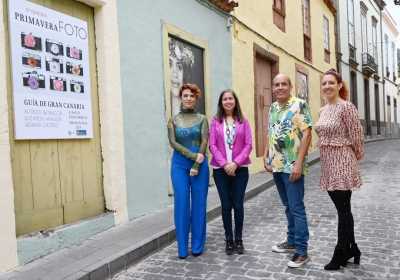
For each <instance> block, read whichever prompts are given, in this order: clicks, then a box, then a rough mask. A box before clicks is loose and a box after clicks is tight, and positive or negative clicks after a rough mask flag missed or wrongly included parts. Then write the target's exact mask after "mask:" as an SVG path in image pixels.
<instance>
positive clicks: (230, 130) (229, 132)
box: [225, 119, 236, 150]
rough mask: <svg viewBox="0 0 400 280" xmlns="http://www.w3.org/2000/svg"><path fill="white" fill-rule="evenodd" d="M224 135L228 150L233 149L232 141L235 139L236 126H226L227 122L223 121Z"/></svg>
mask: <svg viewBox="0 0 400 280" xmlns="http://www.w3.org/2000/svg"><path fill="white" fill-rule="evenodd" d="M225 127H226V129H225V134H226V144H228V147H229V149H230V150H232V148H233V139H234V138H235V133H236V125H235V122H233V123H232V125H229V124H228V121H227V120H226V119H225Z"/></svg>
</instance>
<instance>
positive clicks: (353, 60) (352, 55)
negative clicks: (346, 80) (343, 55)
mask: <svg viewBox="0 0 400 280" xmlns="http://www.w3.org/2000/svg"><path fill="white" fill-rule="evenodd" d="M349 62H350V64H352V65H355V66H357V57H356V48H355V47H353V46H352V45H350V44H349Z"/></svg>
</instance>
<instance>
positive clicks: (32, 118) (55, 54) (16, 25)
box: [9, 0, 93, 139]
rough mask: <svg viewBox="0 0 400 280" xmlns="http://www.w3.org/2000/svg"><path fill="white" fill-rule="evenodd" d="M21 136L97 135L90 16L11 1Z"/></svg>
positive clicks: (17, 119) (18, 133)
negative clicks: (93, 112)
mask: <svg viewBox="0 0 400 280" xmlns="http://www.w3.org/2000/svg"><path fill="white" fill-rule="evenodd" d="M9 23H10V25H9V26H10V46H11V68H12V84H13V104H14V126H15V128H14V130H15V139H74V138H92V137H93V121H92V108H91V94H90V93H91V90H90V67H89V39H88V32H89V31H88V27H87V23H86V22H85V21H82V20H80V19H78V18H75V17H72V16H69V15H66V14H63V13H60V12H57V11H55V10H52V9H48V8H46V7H43V6H40V5H37V4H34V3H31V2H28V1H25V0H13V1H9Z"/></svg>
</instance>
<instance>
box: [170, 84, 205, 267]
mask: <svg viewBox="0 0 400 280" xmlns="http://www.w3.org/2000/svg"><path fill="white" fill-rule="evenodd" d="M200 95H201V91H200V89H199V88H198V87H197V86H196V85H194V84H184V85H183V86H182V87H181V89H180V91H179V97H180V99H181V111H180V112H179V113H178V114H177V115H176V116H174V117H173V118H172V119H170V120H169V122H168V138H169V142H170V144H171V147H172V148H173V149H174V152H173V156H172V164H171V179H172V185H173V189H174V219H175V228H176V239H177V242H178V256H179V258H181V259H185V258H186V257H187V256H188V241H189V231H191V233H192V236H191V251H192V255H193V256H195V257H197V256H200V255H201V254H202V253H203V250H204V244H205V241H206V221H207V220H206V209H207V193H208V182H209V170H208V163H207V158H206V157H205V152H206V148H207V142H208V122H207V118H206V116H204V115H202V114H199V113H197V112H196V111H195V107H196V103H197V100H198V99H199V97H200Z"/></svg>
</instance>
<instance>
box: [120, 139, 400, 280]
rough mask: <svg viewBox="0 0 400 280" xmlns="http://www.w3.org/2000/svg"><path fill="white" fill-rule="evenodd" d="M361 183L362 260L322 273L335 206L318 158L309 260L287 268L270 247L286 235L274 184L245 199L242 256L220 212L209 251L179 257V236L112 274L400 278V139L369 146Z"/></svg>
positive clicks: (310, 196) (311, 186)
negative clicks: (230, 247) (323, 186)
mask: <svg viewBox="0 0 400 280" xmlns="http://www.w3.org/2000/svg"><path fill="white" fill-rule="evenodd" d="M361 166H362V176H363V181H364V185H363V187H362V189H361V190H360V191H357V192H355V193H354V194H353V200H352V202H353V214H354V219H355V233H356V240H357V242H358V245H359V247H360V249H361V251H362V256H361V265H360V266H357V265H353V264H349V265H348V267H347V268H345V269H341V270H340V271H338V272H326V271H324V270H323V266H324V265H325V264H326V263H327V262H329V260H330V258H331V255H332V253H333V248H334V245H335V243H336V234H337V231H336V223H337V221H336V210H335V208H334V206H333V203H332V202H331V201H330V199H329V197H328V195H327V194H326V192H322V191H320V190H319V188H318V180H319V164H317V165H315V166H313V167H312V168H311V170H310V175H309V176H308V177H307V180H306V186H307V187H306V198H305V200H306V207H307V212H308V220H309V226H310V248H309V254H310V256H311V262H310V263H308V264H307V265H306V266H305V267H304V268H301V269H289V268H288V267H287V265H286V263H287V261H288V259H289V256H288V255H285V254H276V253H273V252H271V249H270V248H271V246H272V245H273V244H275V243H277V242H279V241H281V240H283V239H284V238H285V231H286V230H285V229H286V219H285V215H284V211H283V207H282V206H281V203H280V201H279V198H278V195H277V192H276V191H275V188H271V189H269V190H267V191H265V192H263V193H262V194H260V195H258V196H257V197H255V198H253V199H251V200H249V201H248V202H247V203H246V206H245V211H246V212H245V213H246V216H245V226H244V245H245V247H246V249H247V252H246V254H245V255H242V256H239V255H233V256H226V255H225V253H224V236H223V227H222V222H221V219H220V218H218V219H216V220H215V221H213V222H211V223H209V224H208V231H207V233H208V240H207V251H206V252H205V253H204V254H203V255H202V256H200V257H198V258H194V257H192V256H190V257H188V259H186V260H179V259H177V257H176V254H177V253H176V243H174V244H172V245H170V246H168V247H167V248H165V249H163V250H161V251H159V252H158V253H155V254H153V255H152V256H150V257H148V258H147V259H145V260H143V261H141V262H140V263H138V264H137V265H134V266H132V267H130V268H129V269H128V270H127V271H125V272H122V273H120V274H119V275H117V276H115V277H114V278H113V279H114V280H131V279H153V280H156V279H163V280H168V279H171V280H172V279H178V280H179V279H185V280H190V279H193V280H194V279H207V280H213V279H215V280H217V279H218V280H221V279H224V280H246V279H253V280H255V279H281V280H290V279H293V280H294V279H295V280H302V279H307V280H317V279H318V280H324V279H326V280H331V279H332V280H333V279H338V280H339V279H340V280H341V279H347V280H350V279H363V280H373V279H374V280H381V279H390V280H398V279H400V170H399V166H400V140H391V141H382V142H381V141H380V142H375V143H371V144H368V145H367V146H366V158H365V159H364V160H363V162H362V164H361Z"/></svg>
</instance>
